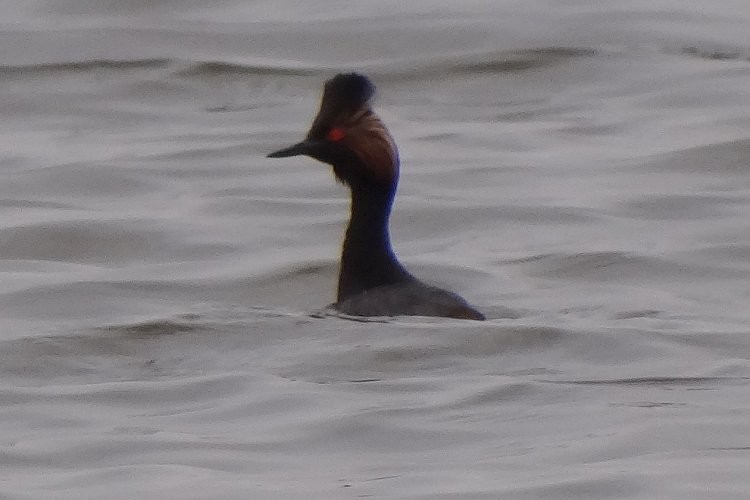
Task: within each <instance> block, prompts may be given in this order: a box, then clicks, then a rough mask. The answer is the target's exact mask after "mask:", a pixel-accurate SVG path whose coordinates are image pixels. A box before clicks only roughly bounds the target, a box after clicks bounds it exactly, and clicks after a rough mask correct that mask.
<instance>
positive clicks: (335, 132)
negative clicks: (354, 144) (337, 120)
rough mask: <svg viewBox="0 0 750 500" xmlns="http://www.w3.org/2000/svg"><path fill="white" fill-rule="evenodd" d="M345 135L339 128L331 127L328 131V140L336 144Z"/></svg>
mask: <svg viewBox="0 0 750 500" xmlns="http://www.w3.org/2000/svg"><path fill="white" fill-rule="evenodd" d="M345 135H346V134H345V133H344V129H342V128H340V127H333V128H332V129H331V130H329V131H328V136H327V137H328V140H329V141H333V142H338V141H340V140H341V139H343V138H344V136H345Z"/></svg>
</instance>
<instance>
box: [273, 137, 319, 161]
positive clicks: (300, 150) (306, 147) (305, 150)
mask: <svg viewBox="0 0 750 500" xmlns="http://www.w3.org/2000/svg"><path fill="white" fill-rule="evenodd" d="M317 145H318V143H317V142H315V141H302V142H298V143H297V144H295V145H294V146H289V147H288V148H284V149H279V150H278V151H274V152H273V153H271V154H269V155H268V156H267V158H286V157H288V156H300V155H309V154H310V153H311V152H312V151H313V149H314V148H315V146H317Z"/></svg>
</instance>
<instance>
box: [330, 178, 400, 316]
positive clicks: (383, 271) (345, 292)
mask: <svg viewBox="0 0 750 500" xmlns="http://www.w3.org/2000/svg"><path fill="white" fill-rule="evenodd" d="M351 191H352V197H351V217H350V219H349V227H348V228H347V229H346V236H345V237H344V246H343V250H342V253H341V269H340V272H339V287H338V299H337V300H338V302H341V301H342V300H346V299H347V298H349V297H351V296H353V295H356V294H358V293H361V292H363V291H365V290H369V289H370V288H374V287H377V286H381V285H387V284H392V283H398V282H401V281H408V279H409V278H410V277H411V275H409V273H408V272H406V270H404V268H403V267H402V266H401V264H400V263H399V262H398V260H397V259H396V255H395V254H394V253H393V249H392V247H391V238H390V234H389V232H388V222H389V219H390V214H391V206H392V205H393V198H394V196H395V193H396V185H395V183H394V184H393V185H392V186H371V185H367V186H352V190H351Z"/></svg>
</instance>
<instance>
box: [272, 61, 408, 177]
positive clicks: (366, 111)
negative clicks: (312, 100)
mask: <svg viewBox="0 0 750 500" xmlns="http://www.w3.org/2000/svg"><path fill="white" fill-rule="evenodd" d="M374 95H375V85H373V83H372V82H371V81H370V80H369V79H368V78H367V77H366V76H363V75H360V74H357V73H346V74H339V75H336V76H335V77H333V78H331V79H330V80H328V81H327V82H326V84H325V87H324V89H323V97H322V99H321V102H320V110H319V111H318V114H317V115H316V116H315V119H314V120H313V123H312V126H311V127H310V130H309V132H308V133H307V136H306V137H305V140H304V141H302V142H299V143H297V144H294V145H293V146H290V147H288V148H284V149H281V150H279V151H276V152H274V153H271V154H269V155H268V157H269V158H284V157H289V156H298V155H305V156H309V157H311V158H315V159H316V160H319V161H322V162H324V163H327V164H329V165H331V166H332V167H333V171H334V174H335V175H336V177H337V178H338V179H339V180H340V181H341V182H343V183H345V184H348V185H350V186H355V185H359V184H360V183H365V184H370V185H373V184H377V185H380V184H382V185H386V186H392V185H394V184H395V183H396V182H397V181H398V168H399V159H398V149H397V148H396V144H395V142H394V141H393V138H392V137H391V134H390V133H389V132H388V129H387V128H386V126H385V125H384V124H383V122H382V120H381V119H380V117H378V115H377V114H375V112H374V111H373V110H372V107H371V101H372V98H373V96H374Z"/></svg>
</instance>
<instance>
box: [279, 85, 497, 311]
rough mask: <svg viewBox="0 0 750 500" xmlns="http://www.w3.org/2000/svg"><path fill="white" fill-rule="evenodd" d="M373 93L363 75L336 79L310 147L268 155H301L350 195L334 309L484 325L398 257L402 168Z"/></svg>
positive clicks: (325, 91)
mask: <svg viewBox="0 0 750 500" xmlns="http://www.w3.org/2000/svg"><path fill="white" fill-rule="evenodd" d="M375 90H376V89H375V85H374V84H373V83H372V81H371V80H370V79H369V78H368V77H367V76H365V75H362V74H359V73H339V74H338V75H336V76H334V77H333V78H331V79H329V80H328V81H326V83H325V85H324V88H323V95H322V98H321V102H320V109H319V111H318V114H317V115H316V116H315V118H314V119H313V122H312V125H311V127H310V129H309V131H308V133H307V136H306V137H305V139H304V140H303V141H301V142H299V143H297V144H294V145H292V146H289V147H287V148H284V149H280V150H278V151H275V152H273V153H270V154H269V155H268V157H269V158H286V157H291V156H300V155H304V156H308V157H310V158H313V159H315V160H318V161H321V162H323V163H326V164H328V165H330V166H331V167H332V169H333V174H334V176H335V177H336V179H337V180H338V181H339V182H341V183H342V184H344V185H345V186H347V187H348V188H349V190H350V192H351V206H350V209H351V213H350V218H349V224H348V227H347V229H346V232H345V235H344V242H343V246H342V251H341V263H340V268H339V278H338V292H337V297H336V302H335V303H334V304H332V307H333V308H334V309H335V310H336V311H338V312H339V313H344V314H347V315H351V316H365V317H366V316H435V317H446V318H457V319H471V320H484V319H485V316H484V315H483V314H482V313H481V312H479V311H477V310H476V309H475V308H474V307H472V306H471V305H469V304H468V302H466V300H464V299H463V298H462V297H460V296H459V295H458V294H456V293H453V292H450V291H448V290H443V289H441V288H438V287H436V286H432V285H428V284H426V283H423V282H422V281H420V280H418V279H417V278H415V277H414V276H413V275H412V274H411V273H409V271H407V270H406V269H405V268H404V266H403V265H402V264H401V263H400V262H399V260H398V259H397V257H396V254H395V253H394V251H393V247H392V245H391V238H390V233H389V219H390V215H391V208H392V206H393V201H394V198H395V196H396V188H397V186H398V178H399V169H400V160H399V154H398V148H397V147H396V143H395V141H394V140H393V137H392V136H391V134H390V132H389V131H388V129H387V128H386V126H385V124H384V123H383V121H382V120H381V118H380V117H379V116H378V115H377V114H376V113H375V111H373V109H372V100H373V97H374V95H375Z"/></svg>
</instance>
